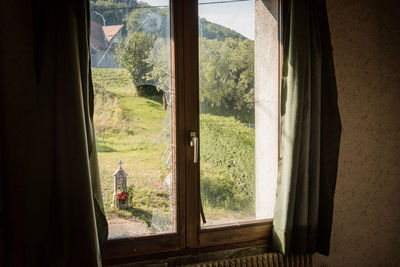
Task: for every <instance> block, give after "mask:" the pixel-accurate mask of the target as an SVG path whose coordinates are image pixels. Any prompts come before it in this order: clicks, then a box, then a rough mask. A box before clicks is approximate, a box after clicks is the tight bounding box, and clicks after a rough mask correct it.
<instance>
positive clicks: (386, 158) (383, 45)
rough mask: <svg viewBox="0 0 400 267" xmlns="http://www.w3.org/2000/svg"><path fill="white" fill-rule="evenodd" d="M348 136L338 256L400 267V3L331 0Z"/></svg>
mask: <svg viewBox="0 0 400 267" xmlns="http://www.w3.org/2000/svg"><path fill="white" fill-rule="evenodd" d="M327 7H328V16H329V23H330V27H331V36H332V45H333V52H334V60H335V67H336V77H337V84H338V93H339V107H340V112H341V116H342V123H343V132H342V142H341V147H340V157H339V170H338V180H337V187H336V196H335V211H334V218H333V232H332V241H331V255H330V256H329V257H328V258H326V257H324V256H317V257H316V258H315V263H316V266H400V26H399V25H400V23H398V22H397V21H398V20H400V4H399V2H397V1H390V0H380V1H376V0H351V1H349V0H327Z"/></svg>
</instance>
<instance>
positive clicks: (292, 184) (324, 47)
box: [273, 0, 341, 255]
mask: <svg viewBox="0 0 400 267" xmlns="http://www.w3.org/2000/svg"><path fill="white" fill-rule="evenodd" d="M287 2H288V5H287V6H286V8H287V9H286V11H285V12H286V21H285V26H284V30H285V31H284V55H283V70H282V77H283V79H282V89H281V147H280V159H279V175H278V184H277V193H276V205H275V214H274V230H273V243H274V247H275V248H276V249H277V250H278V251H280V252H282V253H289V252H299V253H306V252H307V253H312V252H320V253H322V254H326V255H328V253H329V243H330V234H331V225H332V213H333V197H334V191H335V185H336V176H337V164H338V154H339V144H340V133H341V122H340V116H339V111H338V104H337V88H336V80H335V74H334V67H333V57H332V48H331V41H330V34H329V27H328V21H327V12H326V6H325V1H324V0H301V1H299V0H289V1H287Z"/></svg>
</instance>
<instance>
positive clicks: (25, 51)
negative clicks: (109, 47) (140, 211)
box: [0, 0, 108, 266]
mask: <svg viewBox="0 0 400 267" xmlns="http://www.w3.org/2000/svg"><path fill="white" fill-rule="evenodd" d="M4 2H7V3H4ZM0 10H1V11H0V17H1V19H0V22H1V23H2V25H7V26H6V27H2V28H1V30H0V35H1V42H0V48H1V49H2V51H3V53H2V57H1V58H0V75H1V81H0V85H1V92H0V93H1V95H0V97H1V100H0V101H1V103H0V104H1V105H0V116H1V117H0V120H1V121H0V122H1V128H2V131H1V132H2V134H1V140H0V142H1V146H0V147H1V153H0V160H1V162H0V166H1V170H0V178H1V184H0V190H1V192H0V194H1V201H0V228H1V229H0V238H1V242H0V249H1V252H0V255H1V256H2V259H1V260H0V265H2V266H101V254H100V251H101V248H102V247H103V246H104V244H105V242H106V240H107V235H108V226H107V221H106V218H105V215H104V211H103V202H102V195H101V187H100V180H99V179H100V178H99V173H98V163H97V153H96V145H95V136H94V129H93V122H92V117H93V88H92V82H91V73H90V63H89V60H90V54H89V53H90V52H89V45H90V44H89V31H90V21H89V19H90V18H89V1H78V0H66V1H50V0H45V1H31V0H23V1H3V2H2V3H1V4H0Z"/></svg>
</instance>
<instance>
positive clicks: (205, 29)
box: [199, 18, 248, 41]
mask: <svg viewBox="0 0 400 267" xmlns="http://www.w3.org/2000/svg"><path fill="white" fill-rule="evenodd" d="M200 31H201V32H200ZM199 36H200V37H204V38H206V39H217V40H220V41H223V40H225V39H226V38H229V37H230V38H233V39H237V40H247V39H248V38H246V37H245V36H244V35H242V34H240V33H238V32H236V31H234V30H231V29H229V28H227V27H224V26H222V25H219V24H216V23H213V22H210V21H208V20H206V19H204V18H200V21H199Z"/></svg>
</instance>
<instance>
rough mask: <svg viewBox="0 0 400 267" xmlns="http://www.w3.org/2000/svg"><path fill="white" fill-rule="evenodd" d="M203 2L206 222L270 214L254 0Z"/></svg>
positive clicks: (202, 147) (202, 141)
mask: <svg viewBox="0 0 400 267" xmlns="http://www.w3.org/2000/svg"><path fill="white" fill-rule="evenodd" d="M198 5H199V86H200V89H199V90H200V92H199V96H200V99H199V100H200V159H201V161H200V190H201V203H202V207H203V211H204V215H205V216H204V217H205V220H206V223H204V221H202V227H207V226H212V225H218V224H226V223H237V222H240V221H250V220H254V219H265V218H270V217H271V216H269V215H268V214H267V213H265V212H263V210H265V209H266V208H267V207H262V205H263V204H262V205H261V206H260V204H261V203H262V202H263V201H264V202H265V201H267V199H266V198H264V200H263V198H262V196H261V195H262V192H261V191H260V192H261V193H260V192H258V193H257V187H258V185H260V186H261V184H262V183H263V182H262V181H263V179H265V177H266V176H267V175H268V174H267V173H264V174H261V175H256V158H257V163H259V162H260V161H259V159H260V158H259V157H258V156H256V138H255V136H256V131H257V130H256V125H257V124H256V120H255V114H256V109H257V107H256V101H255V40H256V38H255V1H254V0H248V1H246V0H236V1H227V0H226V1H224V0H223V1H213V0H200V1H199V3H198ZM275 46H276V47H277V42H275ZM274 66H276V63H274ZM274 75H275V74H274ZM276 76H277V75H276ZM277 88H278V87H275V89H274V90H277ZM276 118H277V117H276ZM275 129H277V128H275ZM275 132H277V130H275ZM261 164H263V163H261ZM264 194H266V192H265V193H264Z"/></svg>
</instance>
